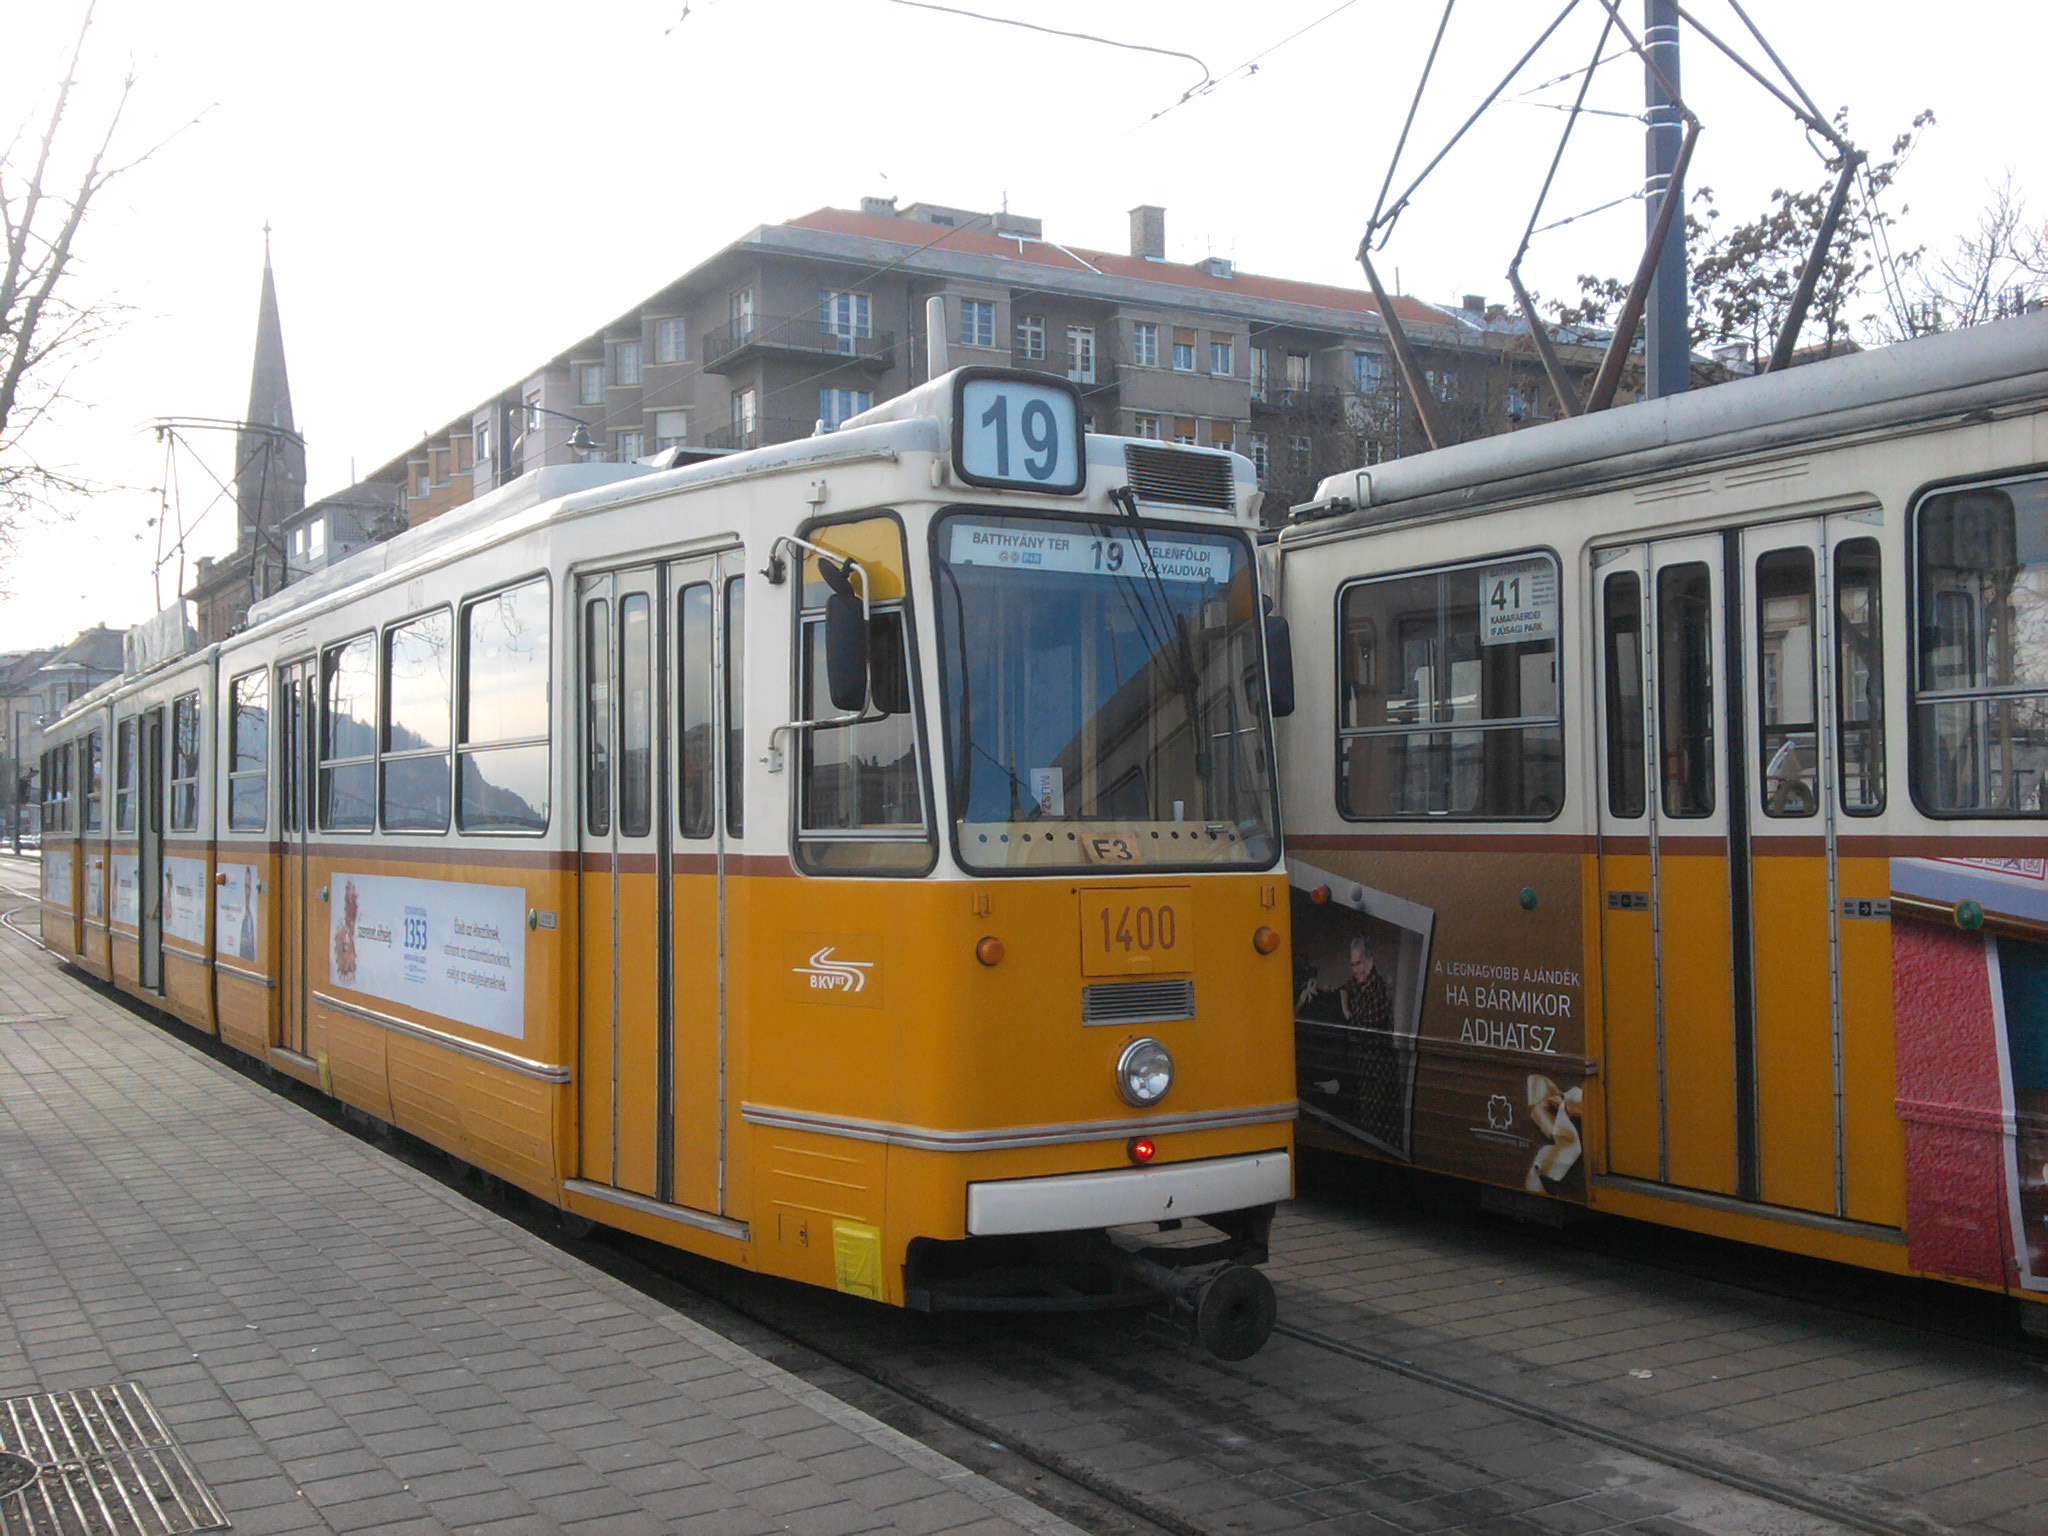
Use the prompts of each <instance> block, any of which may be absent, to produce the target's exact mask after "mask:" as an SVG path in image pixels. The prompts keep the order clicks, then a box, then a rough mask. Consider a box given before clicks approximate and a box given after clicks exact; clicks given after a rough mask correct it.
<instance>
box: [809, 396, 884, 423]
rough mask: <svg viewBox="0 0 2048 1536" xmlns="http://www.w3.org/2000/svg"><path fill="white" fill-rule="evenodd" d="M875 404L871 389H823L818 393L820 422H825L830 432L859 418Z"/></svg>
mask: <svg viewBox="0 0 2048 1536" xmlns="http://www.w3.org/2000/svg"><path fill="white" fill-rule="evenodd" d="M874 403H875V392H874V391H873V390H871V389H821V390H819V391H818V420H820V421H822V422H824V423H825V427H826V429H827V430H828V431H829V430H831V429H832V428H834V427H837V426H838V425H839V424H840V423H841V422H843V421H846V420H848V419H849V418H851V417H854V416H858V415H859V414H860V413H861V412H862V411H864V410H866V409H867V408H868V407H869V406H871V405H873V404H874Z"/></svg>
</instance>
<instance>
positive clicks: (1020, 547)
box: [947, 522, 1231, 586]
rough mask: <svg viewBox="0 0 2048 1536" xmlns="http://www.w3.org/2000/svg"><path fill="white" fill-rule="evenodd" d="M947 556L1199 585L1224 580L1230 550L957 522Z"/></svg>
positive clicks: (1175, 539)
mask: <svg viewBox="0 0 2048 1536" xmlns="http://www.w3.org/2000/svg"><path fill="white" fill-rule="evenodd" d="M952 534H953V542H952V544H951V546H950V547H949V549H948V551H947V557H948V558H949V559H950V560H951V561H952V562H953V564H955V565H999V566H1008V567H1011V568H1014V569H1016V570H1022V571H1048V572H1053V571H1056V572H1059V573H1060V574H1062V575H1074V576H1129V577H1136V578H1138V579H1140V580H1144V579H1148V578H1151V577H1156V578H1157V579H1158V580H1160V581H1185V582H1200V583H1202V584H1204V585H1208V586H1222V585H1223V584H1224V583H1225V582H1227V581H1229V579H1230V554H1231V546H1230V545H1228V544H1224V543H1217V542H1212V541H1210V540H1207V539H1191V538H1188V537H1186V536H1185V535H1183V534H1148V535H1147V536H1146V537H1145V538H1144V539H1143V540H1142V541H1141V540H1139V539H1135V538H1132V537H1130V536H1129V535H1127V534H1110V533H1107V532H1103V531H1097V530H1094V529H1090V530H1087V531H1081V530H1076V529H1068V528H1025V527H1019V526H1017V525H1015V524H1009V525H1004V524H1000V523H973V522H957V523H954V524H953V525H952Z"/></svg>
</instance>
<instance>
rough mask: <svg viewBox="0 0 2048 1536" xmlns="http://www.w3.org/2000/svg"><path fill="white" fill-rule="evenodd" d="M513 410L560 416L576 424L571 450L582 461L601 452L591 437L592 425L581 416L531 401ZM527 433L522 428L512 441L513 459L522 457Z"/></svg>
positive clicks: (521, 403) (524, 401)
mask: <svg viewBox="0 0 2048 1536" xmlns="http://www.w3.org/2000/svg"><path fill="white" fill-rule="evenodd" d="M512 408H513V409H514V410H515V411H524V412H527V413H529V414H530V415H534V416H559V417H561V418H562V420H564V421H573V422H575V423H576V430H575V431H574V432H571V433H570V434H569V449H570V451H571V452H572V453H574V454H575V455H576V456H577V457H578V458H580V459H583V460H586V461H587V460H588V459H589V457H590V455H591V454H593V453H597V452H599V451H600V450H599V448H598V446H597V439H596V438H594V437H592V436H591V435H590V423H589V422H587V421H585V420H584V419H583V418H582V417H581V416H572V415H570V414H569V412H567V411H558V410H556V409H554V408H553V407H552V406H546V405H536V404H534V403H533V402H532V401H531V400H522V401H520V402H518V403H517V404H516V405H514V406H513V407H512ZM526 433H527V428H526V427H525V426H521V427H520V429H519V435H518V436H517V437H515V438H513V439H512V457H513V458H514V459H517V458H518V457H519V455H520V450H521V448H522V447H523V446H524V444H525V442H526Z"/></svg>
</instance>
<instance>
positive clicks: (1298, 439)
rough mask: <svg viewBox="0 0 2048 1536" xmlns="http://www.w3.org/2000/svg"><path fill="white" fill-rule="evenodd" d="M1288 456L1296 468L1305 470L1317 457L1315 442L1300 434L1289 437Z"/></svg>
mask: <svg viewBox="0 0 2048 1536" xmlns="http://www.w3.org/2000/svg"><path fill="white" fill-rule="evenodd" d="M1287 456H1288V458H1289V460H1290V461H1292V463H1293V465H1294V468H1295V469H1296V470H1304V469H1307V468H1308V467H1309V464H1310V463H1311V462H1312V461H1313V460H1314V458H1315V443H1314V442H1313V441H1312V440H1311V439H1309V438H1306V437H1303V436H1300V435H1299V434H1297V435H1295V436H1293V437H1290V438H1288V439H1287Z"/></svg>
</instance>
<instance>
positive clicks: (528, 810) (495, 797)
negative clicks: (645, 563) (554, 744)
mask: <svg viewBox="0 0 2048 1536" xmlns="http://www.w3.org/2000/svg"><path fill="white" fill-rule="evenodd" d="M461 675H462V683H461V700H462V702H461V709H460V725H459V727H458V730H457V744H456V764H457V767H456V773H457V777H458V782H459V785H460V792H459V794H458V796H457V805H458V807H459V809H458V811H457V816H458V819H459V824H460V826H461V828H462V830H463V831H464V832H471V833H478V832H544V831H546V830H547V825H548V707H549V695H548V584H547V581H546V579H545V578H540V579H537V580H534V581H529V582H525V583H522V584H521V585H519V586H516V587H508V588H506V589H505V590H504V591H502V592H494V593H492V594H491V595H490V596H488V597H482V598H478V599H475V600H474V601H472V602H470V603H467V604H465V605H464V607H463V610H462V674H461Z"/></svg>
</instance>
